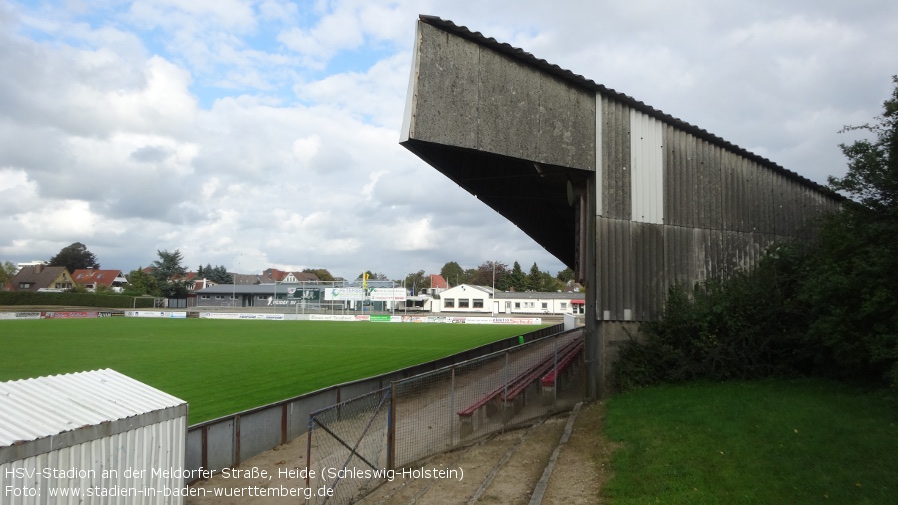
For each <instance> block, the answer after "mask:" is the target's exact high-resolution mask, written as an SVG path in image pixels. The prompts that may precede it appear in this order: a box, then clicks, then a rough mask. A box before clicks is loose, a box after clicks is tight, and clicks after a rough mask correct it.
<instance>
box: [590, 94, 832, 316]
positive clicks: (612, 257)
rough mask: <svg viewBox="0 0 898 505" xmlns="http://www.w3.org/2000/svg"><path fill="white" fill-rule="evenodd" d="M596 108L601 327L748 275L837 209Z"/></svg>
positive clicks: (746, 165) (667, 131) (652, 126)
mask: <svg viewBox="0 0 898 505" xmlns="http://www.w3.org/2000/svg"><path fill="white" fill-rule="evenodd" d="M597 100H598V102H599V103H601V105H600V106H599V107H600V109H601V112H600V115H601V121H598V120H597V125H598V124H600V125H601V134H600V136H601V143H600V146H601V148H600V149H601V167H602V174H601V178H602V180H601V192H600V193H601V194H600V195H598V198H600V199H601V201H602V202H603V204H602V209H601V214H602V216H603V217H601V218H598V220H597V225H596V233H597V235H596V239H597V243H596V251H597V252H596V262H597V264H596V281H597V302H596V304H597V305H596V308H597V317H598V319H600V320H602V319H611V320H650V319H653V318H656V317H658V316H659V315H660V313H661V310H662V307H663V302H664V300H665V298H666V294H667V289H668V287H669V286H671V285H673V284H682V285H683V286H684V287H686V288H690V289H691V287H692V286H693V285H694V284H695V283H696V282H701V281H703V280H706V279H708V278H711V277H716V276H721V275H723V276H726V275H730V274H732V273H733V272H735V271H736V270H737V269H740V268H747V267H749V266H750V265H753V264H755V263H756V262H757V261H758V260H759V259H760V257H761V255H762V254H763V252H764V251H765V250H766V248H767V247H768V246H769V245H770V244H771V243H773V242H774V240H777V239H779V238H780V237H781V236H783V235H789V236H795V235H798V234H801V233H803V232H804V230H803V224H802V223H805V222H809V221H810V220H811V219H812V218H813V217H814V216H818V215H820V214H821V213H822V211H823V208H830V207H836V205H837V204H835V202H834V201H833V200H831V199H829V198H828V197H825V196H823V195H821V194H820V193H819V192H817V191H815V190H812V189H810V188H808V187H807V186H805V185H803V184H800V183H798V182H796V181H793V180H791V179H789V178H787V177H785V176H784V175H782V174H779V173H777V172H775V171H773V170H771V169H769V168H767V167H764V166H761V165H760V164H759V163H758V162H757V161H754V160H749V159H748V158H745V157H743V156H741V155H738V154H735V153H733V152H731V151H728V150H726V149H725V148H724V147H721V146H719V145H716V144H712V143H710V142H707V141H705V140H702V139H699V138H698V137H696V136H695V135H692V134H689V133H686V132H684V131H681V130H678V129H677V128H675V127H673V126H671V125H667V124H656V123H654V122H653V121H650V120H649V119H648V118H647V117H645V116H644V115H643V114H641V113H639V112H634V111H631V110H629V109H627V108H626V107H623V106H621V105H620V104H619V103H616V102H614V101H609V100H608V99H606V98H603V97H599V98H597ZM597 128H598V127H597ZM597 131H598V130H597ZM653 139H657V140H653ZM658 144H660V145H658ZM646 145H648V148H646ZM653 153H658V155H659V156H660V157H659V158H654V154H653ZM659 162H660V173H659V171H658V167H659ZM628 165H629V169H628V167H627V166H628ZM659 179H660V188H657V181H659Z"/></svg>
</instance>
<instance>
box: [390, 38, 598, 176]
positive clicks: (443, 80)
mask: <svg viewBox="0 0 898 505" xmlns="http://www.w3.org/2000/svg"><path fill="white" fill-rule="evenodd" d="M417 48H418V49H417V52H416V60H415V69H416V71H417V79H414V81H413V85H412V87H411V89H412V93H413V95H414V96H413V97H412V100H411V102H410V104H411V109H412V110H410V111H406V114H407V115H409V116H410V117H409V121H408V122H409V131H408V132H407V135H408V138H410V139H414V140H420V141H425V142H433V143H436V144H442V145H447V146H454V147H460V148H468V149H476V150H479V151H485V152H490V153H494V154H499V155H504V156H510V157H514V158H520V159H525V160H531V161H536V162H540V163H547V164H552V165H558V166H563V167H572V168H579V169H586V170H594V169H595V152H596V151H595V95H594V93H593V92H591V91H590V90H587V89H584V88H582V87H579V86H576V85H574V84H572V83H570V82H566V81H563V80H561V79H559V78H557V77H554V76H552V75H548V74H546V73H545V72H541V71H539V70H537V69H534V68H532V67H530V66H528V65H525V64H522V63H521V62H519V61H517V60H515V59H513V58H511V57H509V56H507V55H504V54H501V53H499V52H496V51H494V50H492V49H490V48H487V47H483V46H481V45H479V44H477V43H475V42H472V41H470V40H467V39H464V38H462V37H458V36H455V35H451V34H448V33H446V32H444V31H442V30H440V29H438V28H436V27H433V26H431V25H429V24H426V23H421V22H419V23H418V44H417Z"/></svg>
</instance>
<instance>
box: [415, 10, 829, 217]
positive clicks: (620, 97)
mask: <svg viewBox="0 0 898 505" xmlns="http://www.w3.org/2000/svg"><path fill="white" fill-rule="evenodd" d="M419 18H420V20H421V21H422V22H424V23H427V24H429V25H431V26H435V27H437V28H440V29H441V30H444V31H446V32H449V33H452V34H454V35H457V36H459V37H462V38H464V39H467V40H470V41H472V42H475V43H477V44H480V45H483V46H486V47H489V48H490V49H493V50H494V51H497V52H499V53H502V54H505V55H507V56H509V57H512V58H514V59H516V60H518V61H521V62H523V63H526V64H527V65H530V66H532V67H535V68H538V69H540V70H542V71H544V72H546V73H549V74H551V75H554V76H556V77H558V78H560V79H564V80H566V81H568V82H571V83H574V84H576V85H578V86H581V87H585V88H587V89H590V90H593V91H596V92H598V93H601V94H603V95H605V96H608V97H611V98H613V99H615V100H617V101H619V102H622V103H624V104H626V105H627V106H629V107H632V108H633V109H635V110H638V111H640V112H642V113H644V114H647V115H649V116H652V117H654V118H657V119H660V120H661V121H664V122H665V123H668V124H670V125H673V126H675V127H677V128H679V129H681V130H683V131H685V132H688V133H691V134H692V135H695V136H696V137H698V138H700V139H703V140H706V141H708V142H710V143H712V144H715V145H719V146H721V147H723V148H725V149H727V150H730V151H733V152H735V153H737V154H739V155H741V156H743V157H745V158H748V159H750V160H753V161H755V162H758V163H761V164H762V165H764V166H766V167H768V168H771V169H773V170H775V171H777V172H780V173H782V174H783V175H785V176H786V177H788V178H790V179H793V180H796V181H799V182H800V183H801V184H804V185H806V186H809V187H812V188H814V189H816V190H818V191H821V192H823V193H825V194H827V195H829V196H831V197H833V198H836V199H838V200H844V199H845V197H843V196H842V195H839V194H838V193H836V192H834V191H832V190H831V189H829V188H827V187H825V186H822V185H820V184H817V183H816V182H814V181H812V180H810V179H807V178H805V177H803V176H801V175H799V174H797V173H795V172H792V171H791V170H787V169H786V168H783V167H782V166H780V165H778V164H776V163H774V162H772V161H770V160H768V159H767V158H764V157H762V156H759V155H757V154H754V153H752V152H750V151H748V150H746V149H744V148H742V147H739V146H737V145H735V144H733V143H731V142H729V141H727V140H724V139H722V138H720V137H718V136H717V135H714V134H712V133H710V132H708V131H707V130H704V129H702V128H699V127H697V126H695V125H692V124H690V123H687V122H686V121H683V120H682V119H679V118H676V117H673V116H671V115H669V114H666V113H664V112H662V111H660V110H658V109H655V108H654V107H652V106H650V105H646V104H645V103H643V102H641V101H638V100H636V99H635V98H633V97H631V96H628V95H625V94H623V93H620V92H618V91H615V90H614V89H611V88H608V87H606V86H604V85H602V84H598V83H596V82H595V81H593V80H590V79H587V78H585V77H583V76H582V75H579V74H575V73H573V72H571V71H570V70H565V69H563V68H561V67H559V66H558V65H555V64H553V63H549V62H548V61H546V60H543V59H539V58H537V57H536V56H534V55H533V54H531V53H528V52H526V51H524V50H523V49H520V48H517V47H514V46H512V45H510V44H507V43H505V42H499V41H497V40H496V39H494V38H492V37H486V36H485V35H483V34H482V33H480V32H474V31H471V30H470V29H469V28H467V27H465V26H460V25H456V24H455V23H453V22H452V21H450V20H447V19H442V18H440V17H437V16H427V15H421V16H419Z"/></svg>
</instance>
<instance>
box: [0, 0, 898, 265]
mask: <svg viewBox="0 0 898 505" xmlns="http://www.w3.org/2000/svg"><path fill="white" fill-rule="evenodd" d="M419 14H430V15H436V16H439V17H442V18H444V19H450V20H452V21H454V22H455V23H456V24H459V25H463V26H467V27H468V28H470V29H472V30H474V31H480V32H481V33H483V34H485V35H486V36H488V37H494V38H496V39H497V40H499V41H501V42H507V43H509V44H511V45H513V46H515V47H519V48H522V49H524V50H526V51H528V52H530V53H532V54H534V55H535V56H536V57H538V58H542V59H546V60H547V61H549V62H551V63H554V64H557V65H559V66H561V67H562V68H565V69H569V70H571V71H573V72H574V73H577V74H580V75H582V76H584V77H586V78H588V79H591V80H594V81H596V82H598V83H601V84H604V85H606V86H608V87H610V88H613V89H615V90H617V91H619V92H622V93H625V94H628V95H630V96H632V97H634V98H636V99H637V100H641V101H643V102H645V103H647V104H649V105H651V106H653V107H655V108H657V109H660V110H662V111H664V112H666V113H668V114H671V115H673V116H675V117H678V118H680V119H683V120H685V121H687V122H690V123H692V124H694V125H697V126H699V127H701V128H704V129H706V130H708V131H710V132H712V133H714V134H716V135H718V136H721V137H723V138H724V139H726V140H729V141H730V142H733V143H734V144H737V145H739V146H741V147H744V148H746V149H748V150H750V151H753V152H755V153H757V154H760V155H762V156H764V157H766V158H768V159H770V160H772V161H774V162H776V163H778V164H780V165H782V166H784V167H786V168H787V169H789V170H792V171H794V172H797V173H799V174H802V175H804V176H805V177H808V178H810V179H812V180H815V181H818V182H825V181H826V177H827V176H828V175H842V174H843V173H844V171H845V160H844V158H843V157H842V155H841V152H840V150H839V148H838V144H839V143H843V142H849V141H851V140H853V139H854V138H855V137H852V136H850V135H848V134H839V133H838V132H839V130H840V129H841V128H842V127H843V126H844V125H852V124H861V123H865V122H868V121H870V120H871V119H872V118H874V117H875V116H876V115H878V114H879V113H880V112H881V111H882V102H883V100H884V99H885V98H887V97H888V95H889V93H890V91H891V89H892V86H891V76H892V75H894V74H898V50H896V48H898V2H895V1H894V0H858V1H856V2H847V1H841V0H791V1H782V0H730V1H725V2H721V1H719V0H685V1H673V0H623V1H599V0H595V1H593V0H589V1H588V0H583V1H564V0H562V1H556V2H546V1H544V0H539V1H536V0H516V1H514V2H511V1H502V2H500V1H490V0H474V1H472V0H451V1H450V0H445V1H437V0H416V1H411V0H409V1H405V0H401V1H380V0H331V1H325V0H322V1H291V0H191V1H182V0H135V1H123V0H68V1H66V0H59V1H56V0H22V1H7V0H0V261H7V260H8V261H13V262H14V263H15V262H21V261H29V260H32V259H49V258H50V257H51V256H53V255H55V254H56V253H57V252H58V251H59V250H60V249H61V248H62V247H65V246H67V245H69V244H71V243H73V242H83V243H84V244H86V245H87V247H88V249H90V250H91V251H92V252H93V253H94V254H96V255H97V257H98V258H99V260H100V264H101V266H102V267H103V268H116V269H122V270H125V271H129V270H131V269H133V268H136V267H138V266H145V265H148V264H149V263H151V262H152V261H153V260H154V259H156V251H157V250H159V249H165V250H170V251H171V250H175V249H178V250H180V251H181V252H182V253H183V255H184V258H185V262H186V264H187V266H188V267H190V268H192V269H195V268H196V267H197V266H198V265H200V264H203V265H205V264H206V263H211V264H212V265H219V264H221V265H225V266H226V267H227V268H228V269H229V270H233V269H235V268H236V269H239V271H240V272H243V273H251V272H259V271H261V270H263V269H264V268H267V267H278V268H291V269H292V268H296V269H301V268H310V267H311V268H327V269H329V270H330V271H331V272H332V273H333V274H334V275H338V276H343V277H347V278H355V277H356V276H357V275H358V273H359V272H361V271H363V270H372V271H375V272H381V273H385V274H386V275H388V276H389V277H390V278H401V277H403V276H404V275H405V274H407V273H409V272H414V271H417V270H421V269H423V270H426V271H427V272H428V273H430V272H438V271H439V269H440V268H441V267H442V265H443V264H445V263H446V262H447V261H456V262H458V263H459V264H460V265H462V266H463V267H465V268H471V267H476V266H477V265H479V264H481V263H483V262H484V261H487V260H497V261H502V262H505V263H507V264H511V263H512V262H514V261H519V262H520V263H521V265H522V266H523V267H524V268H525V269H528V268H529V267H530V265H532V264H533V263H534V262H536V263H537V264H538V265H539V266H540V268H541V269H542V270H548V271H550V272H552V273H553V274H554V273H556V272H557V271H558V270H561V269H562V268H564V266H563V265H562V264H561V263H560V262H559V261H558V260H557V259H555V258H553V257H552V256H550V255H549V254H548V253H546V252H545V251H543V250H542V248H540V247H539V246H537V245H536V244H535V243H534V242H533V241H532V240H530V239H529V238H528V237H526V236H525V235H524V234H523V233H521V232H520V231H519V230H518V229H517V228H516V227H515V226H514V225H512V224H510V223H507V222H506V221H505V220H504V219H502V218H501V217H500V216H498V215H497V214H496V213H495V212H493V211H492V210H491V209H489V208H488V207H486V206H484V205H483V204H481V203H480V202H479V201H477V200H476V199H475V198H474V197H472V196H470V195H468V194H467V193H465V192H464V191H462V190H460V189H458V188H457V187H456V186H455V185H454V184H452V183H451V182H449V181H448V180H447V179H445V178H444V177H443V176H442V175H440V174H439V173H438V172H436V171H435V170H433V169H432V168H430V167H429V166H428V165H426V164H425V163H424V162H423V161H421V160H419V159H418V158H417V157H416V156H414V155H412V154H411V153H410V152H408V151H406V150H405V149H404V148H402V147H401V146H399V144H398V140H399V135H400V127H401V123H402V113H403V108H404V103H405V93H406V89H407V83H408V74H409V67H410V64H411V57H412V53H411V51H412V42H413V39H414V29H415V21H416V19H417V16H418V15H419Z"/></svg>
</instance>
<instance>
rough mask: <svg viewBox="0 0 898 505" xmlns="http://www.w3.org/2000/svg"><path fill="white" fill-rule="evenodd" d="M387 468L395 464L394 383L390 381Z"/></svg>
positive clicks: (391, 467)
mask: <svg viewBox="0 0 898 505" xmlns="http://www.w3.org/2000/svg"><path fill="white" fill-rule="evenodd" d="M387 412H388V413H387V469H389V470H392V469H393V468H394V467H395V464H396V383H395V382H391V383H390V409H389V410H388V411H387Z"/></svg>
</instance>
